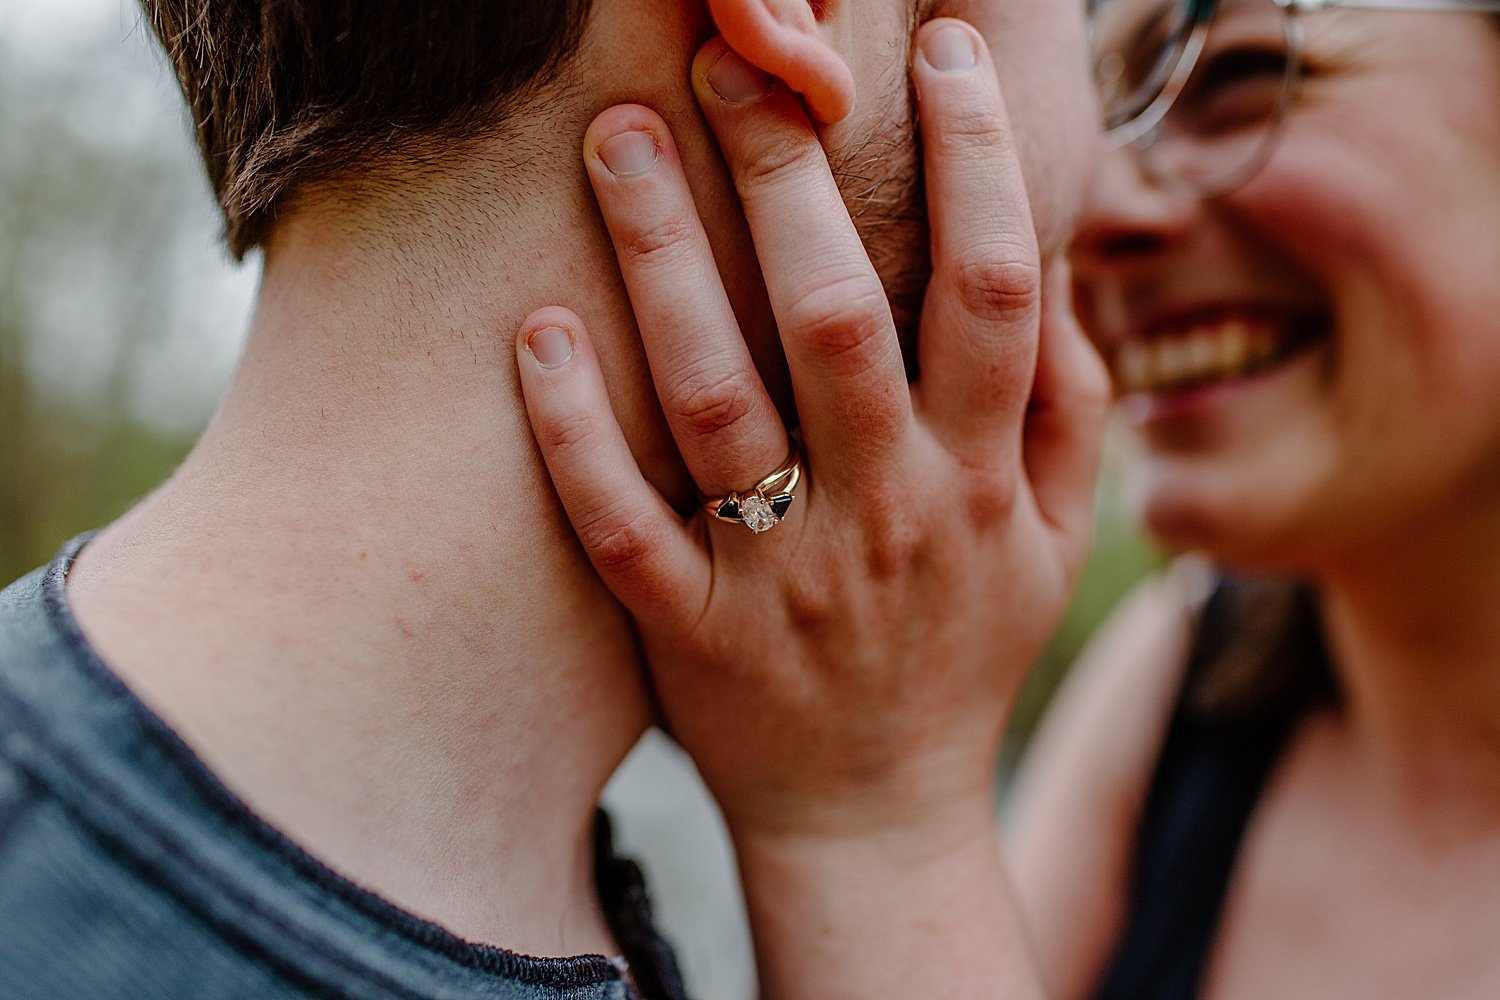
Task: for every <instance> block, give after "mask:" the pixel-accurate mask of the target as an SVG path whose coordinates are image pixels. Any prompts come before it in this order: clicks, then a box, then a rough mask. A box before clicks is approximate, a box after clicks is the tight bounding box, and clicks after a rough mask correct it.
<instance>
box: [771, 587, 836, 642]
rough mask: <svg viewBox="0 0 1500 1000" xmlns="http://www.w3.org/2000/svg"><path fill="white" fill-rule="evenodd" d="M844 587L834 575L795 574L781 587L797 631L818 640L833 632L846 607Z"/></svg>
mask: <svg viewBox="0 0 1500 1000" xmlns="http://www.w3.org/2000/svg"><path fill="white" fill-rule="evenodd" d="M844 591H845V584H844V582H843V580H842V579H841V578H840V577H838V576H836V575H832V574H827V573H822V572H816V571H814V572H809V573H793V574H791V575H789V576H788V577H786V579H785V581H784V582H783V583H782V603H783V605H784V607H785V608H786V614H787V618H788V620H789V621H790V622H791V624H792V626H793V627H794V628H795V629H796V630H797V631H798V632H801V633H803V634H806V635H812V636H817V635H819V634H822V633H824V632H826V631H827V630H828V629H830V628H831V627H832V626H833V624H834V623H835V622H836V621H837V620H838V618H839V608H840V607H842V606H843V605H844V603H845V599H846V596H845V593H844Z"/></svg>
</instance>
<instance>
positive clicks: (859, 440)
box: [693, 38, 912, 481]
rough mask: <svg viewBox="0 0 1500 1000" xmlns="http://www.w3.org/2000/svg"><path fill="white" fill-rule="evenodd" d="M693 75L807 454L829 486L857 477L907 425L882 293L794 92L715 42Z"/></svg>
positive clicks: (906, 402) (904, 390) (886, 453)
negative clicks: (772, 320) (739, 209)
mask: <svg viewBox="0 0 1500 1000" xmlns="http://www.w3.org/2000/svg"><path fill="white" fill-rule="evenodd" d="M693 80H694V88H695V90H696V91H697V94H698V100H699V104H700V105H701V106H702V108H703V111H704V114H705V116H706V117H707V119H708V122H709V125H710V127H711V128H712V129H713V131H714V134H715V136H716V137H717V139H718V143H719V149H720V151H721V152H722V153H723V155H724V160H725V162H726V164H727V165H728V167H729V171H730V173H731V175H732V176H733V178H734V183H735V188H736V189H737V190H738V192H739V196H740V202H741V205H742V206H743V208H744V211H745V219H746V221H747V222H748V223H749V225H750V232H751V235H752V236H753V238H754V240H755V249H756V253H757V256H758V257H759V260H760V266H761V271H762V274H763V275H764V277H765V281H766V290H767V292H768V293H769V296H770V300H771V308H772V310H773V311H774V312H775V314H776V321H777V326H778V327H779V329H780V331H781V339H782V345H783V347H784V349H785V352H786V357H787V364H788V366H789V368H790V371H791V377H792V388H793V391H794V392H795V393H796V397H797V413H798V416H799V417H800V419H801V423H802V430H803V437H804V440H805V441H806V443H807V446H808V450H809V451H810V452H820V453H821V455H820V456H819V457H818V474H819V476H820V477H821V478H824V479H825V481H826V479H827V478H829V477H834V476H838V475H839V474H840V473H845V474H847V475H848V476H849V477H851V478H853V479H854V480H856V481H858V480H859V479H860V478H861V476H860V472H861V470H867V469H869V468H870V465H869V464H868V463H869V462H875V463H877V464H881V463H882V462H883V460H885V459H888V458H889V457H890V455H891V453H892V452H894V451H895V450H896V448H897V447H898V446H899V445H900V444H901V443H902V441H903V431H904V430H905V429H906V428H907V427H909V426H910V423H911V421H912V408H911V392H910V389H909V387H908V385H907V382H906V369H905V366H904V364H903V362H902V357H901V347H900V343H899V342H898V339H897V336H896V328H895V324H894V322H893V320H892V318H891V309H890V304H889V302H888V300H887V298H886V293H885V287H884V285H882V284H881V281H880V277H879V275H877V274H876V272H875V268H874V266H873V265H872V264H871V263H870V258H869V255H868V254H867V253H866V251H865V248H864V245H863V244H862V243H861V242H860V239H859V234H858V233H857V232H856V231H855V228H854V223H853V222H852V221H851V220H850V218H849V211H848V209H847V208H846V207H845V205H844V200H843V197H842V196H841V194H840V192H839V188H838V185H837V184H836V183H835V181H834V178H833V174H832V172H831V171H830V169H829V166H828V160H827V157H826V156H825V155H824V152H823V147H822V144H821V143H820V142H819V141H818V136H817V134H816V133H815V132H814V131H813V128H812V125H811V123H810V122H809V120H808V118H807V114H806V112H805V111H804V110H803V108H802V105H801V103H800V102H799V101H798V100H797V98H796V95H794V94H793V93H792V92H791V91H789V90H788V89H787V88H786V87H785V86H783V85H781V84H778V83H776V82H775V81H773V80H772V79H771V78H770V77H767V76H766V75H765V74H763V73H761V72H760V71H759V70H757V69H755V68H753V67H752V66H751V65H750V64H749V63H747V62H745V60H743V59H742V58H741V57H740V56H739V55H737V54H736V53H734V52H733V51H731V50H730V49H729V47H728V45H727V44H726V43H725V42H724V41H723V39H721V38H715V39H712V40H710V41H709V42H708V43H707V44H706V45H705V46H704V47H703V49H702V50H700V51H699V53H698V58H697V60H696V62H695V64H694V67H693Z"/></svg>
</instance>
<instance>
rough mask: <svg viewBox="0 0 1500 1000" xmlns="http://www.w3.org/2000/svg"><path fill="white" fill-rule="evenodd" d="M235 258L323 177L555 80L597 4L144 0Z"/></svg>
mask: <svg viewBox="0 0 1500 1000" xmlns="http://www.w3.org/2000/svg"><path fill="white" fill-rule="evenodd" d="M141 3H142V6H143V7H144V9H145V12H146V16H147V17H148V18H149V20H150V22H151V27H152V28H153V29H154V31H155V32H156V36H157V38H158V39H160V40H161V43H162V46H163V47H164V48H165V49H166V52H167V56H168V57H169V58H170V59H171V61H172V65H173V67H174V68H175V69H176V71H177V79H178V81H179V82H180V83H181V85H182V92H183V96H184V97H186V98H187V103H188V107H189V108H190V110H191V111H192V115H193V123H194V127H195V129H196V131H197V138H198V146H199V148H200V150H201V151H202V153H203V160H204V163H205V164H206V165H207V167H208V175H209V179H210V181H211V182H212V184H213V188H214V193H215V194H216V195H217V197H218V200H219V205H220V207H221V208H222V209H223V211H224V218H225V223H226V228H225V237H226V240H227V242H228V244H229V248H230V250H231V251H232V252H233V253H234V255H235V256H236V257H242V256H243V255H244V254H245V253H246V251H248V250H250V249H251V248H252V247H255V246H258V245H259V244H261V243H262V242H263V241H264V240H265V239H266V234H267V231H268V229H269V227H270V224H271V222H272V221H273V220H274V218H275V212H276V207H277V205H278V204H280V203H283V202H284V201H286V199H287V198H288V197H290V196H292V195H293V194H295V193H296V192H297V191H298V190H299V189H301V188H302V187H303V186H304V185H306V184H308V183H310V182H317V181H326V180H329V179H332V178H336V177H339V176H341V175H344V174H347V173H349V172H350V171H352V170H357V169H360V168H362V167H368V166H370V165H372V164H374V163H376V162H378V161H379V160H380V159H381V158H383V157H389V156H392V155H393V154H394V155H401V154H402V153H410V152H412V151H413V150H420V149H421V148H422V146H423V145H424V144H425V145H428V146H430V144H431V143H433V141H434V140H437V141H454V140H460V139H463V138H466V137H469V136H472V135H474V134H475V133H476V132H477V131H479V130H482V129H484V128H486V127H487V126H490V125H493V124H494V123H495V121H496V119H497V118H498V117H500V116H501V115H503V113H504V109H505V107H506V106H507V105H508V104H509V103H511V102H513V101H515V100H517V99H520V98H522V97H524V96H525V95H527V94H530V93H533V92H534V91H535V90H536V89H537V88H538V87H540V86H544V85H545V84H546V83H547V82H549V81H550V80H552V79H553V78H554V77H555V76H556V74H557V71H558V70H559V69H560V68H561V67H562V66H563V65H564V64H565V63H566V62H567V61H568V60H569V59H570V58H571V57H572V56H573V55H574V54H575V53H576V51H577V48H578V45H579V43H580V40H581V38H582V35H583V31H584V27H585V25H586V23H587V20H588V15H589V11H590V9H591V6H592V0H498V2H497V0H441V2H432V0H428V2H421V0H141Z"/></svg>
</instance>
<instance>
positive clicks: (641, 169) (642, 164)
mask: <svg viewBox="0 0 1500 1000" xmlns="http://www.w3.org/2000/svg"><path fill="white" fill-rule="evenodd" d="M659 155H660V151H659V150H658V149H657V148H656V136H654V135H652V134H651V133H650V132H621V133H620V134H619V135H617V136H612V137H611V138H609V139H607V140H606V141H605V142H604V144H603V145H601V146H600V147H599V159H601V160H603V161H604V165H605V166H606V167H608V168H609V172H610V173H612V174H614V175H615V176H616V177H634V176H636V175H637V174H644V173H645V172H646V171H648V170H650V169H651V168H652V167H654V166H656V159H657V157H658V156H659Z"/></svg>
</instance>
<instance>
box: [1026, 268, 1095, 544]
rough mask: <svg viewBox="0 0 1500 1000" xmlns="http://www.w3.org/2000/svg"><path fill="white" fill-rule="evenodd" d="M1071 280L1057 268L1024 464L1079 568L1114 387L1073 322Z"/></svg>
mask: <svg viewBox="0 0 1500 1000" xmlns="http://www.w3.org/2000/svg"><path fill="white" fill-rule="evenodd" d="M1069 280H1070V275H1069V273H1068V268H1067V266H1066V265H1065V264H1055V265H1053V273H1052V275H1050V279H1049V281H1048V284H1047V287H1046V289H1045V290H1044V292H1043V304H1042V329H1041V344H1040V349H1039V350H1038V352H1037V370H1036V381H1035V384H1034V385H1033V387H1032V397H1031V406H1030V412H1029V413H1028V414H1027V417H1026V434H1025V459H1026V471H1027V475H1028V476H1029V477H1030V480H1031V489H1032V493H1033V495H1034V496H1035V497H1036V500H1037V505H1038V507H1039V508H1040V509H1041V512H1042V515H1043V516H1044V517H1045V518H1046V519H1047V520H1048V522H1049V523H1050V524H1051V525H1052V527H1053V528H1054V529H1055V531H1056V533H1057V536H1058V542H1059V544H1060V545H1061V546H1062V551H1063V552H1064V553H1065V554H1066V556H1067V558H1068V561H1069V563H1070V565H1073V566H1074V567H1075V568H1076V567H1078V566H1081V565H1082V563H1083V560H1084V558H1085V557H1086V556H1087V555H1088V545H1089V535H1090V530H1091V528H1092V526H1093V507H1094V480H1095V478H1096V476H1097V475H1098V472H1099V457H1100V451H1101V450H1102V447H1103V444H1104V423H1105V419H1106V418H1107V417H1108V415H1109V407H1110V388H1109V375H1108V373H1107V372H1106V371H1105V368H1104V362H1103V361H1101V360H1100V358H1099V354H1098V352H1097V351H1095V350H1094V347H1093V345H1092V344H1091V343H1090V342H1089V339H1088V337H1087V335H1085V334H1084V332H1083V330H1082V329H1081V328H1080V327H1079V325H1078V320H1077V319H1076V318H1075V317H1074V315H1073V310H1072V308H1071V305H1070V303H1071V301H1072V297H1071V289H1070V288H1069Z"/></svg>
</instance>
